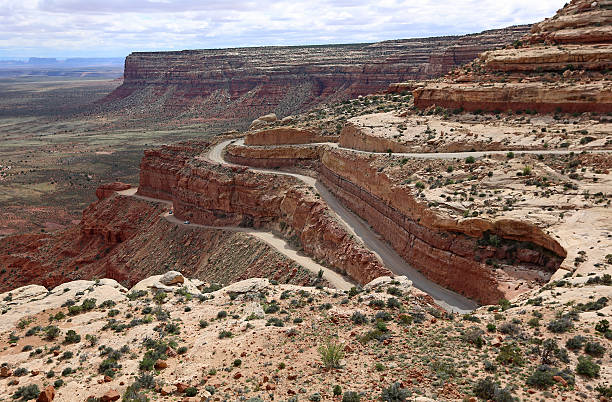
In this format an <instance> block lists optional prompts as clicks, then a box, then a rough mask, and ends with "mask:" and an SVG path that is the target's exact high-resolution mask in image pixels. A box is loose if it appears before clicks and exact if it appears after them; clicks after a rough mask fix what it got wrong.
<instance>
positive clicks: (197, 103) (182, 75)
mask: <svg viewBox="0 0 612 402" xmlns="http://www.w3.org/2000/svg"><path fill="white" fill-rule="evenodd" d="M528 29H529V27H528V26H517V27H510V28H506V29H501V30H492V31H485V32H482V33H480V34H474V35H465V36H446V37H437V38H419V39H409V40H398V41H388V42H380V43H373V44H353V45H324V46H295V47H262V48H238V49H211V50H186V51H181V52H157V53H141V52H138V53H132V54H130V55H129V56H128V57H127V58H126V61H125V72H124V81H123V84H122V85H121V86H120V87H118V88H117V89H116V90H115V91H114V92H113V93H112V94H110V95H109V97H107V99H106V100H105V101H104V102H106V104H107V105H108V106H110V107H112V106H113V105H115V106H116V107H117V109H118V110H123V109H124V108H126V109H127V110H128V111H130V113H132V114H133V113H136V114H141V109H145V110H149V109H151V108H155V111H156V112H158V113H162V114H175V115H177V114H180V113H181V112H183V111H190V112H191V111H193V110H198V112H197V114H198V117H199V118H201V119H219V116H222V118H223V119H225V120H230V119H251V120H252V119H253V118H255V117H257V116H261V115H263V114H265V113H269V112H271V111H276V112H277V114H279V115H281V116H286V115H290V114H294V113H297V112H300V111H303V110H306V109H307V108H310V107H312V106H314V105H316V104H319V103H321V102H324V101H333V100H341V99H348V98H354V97H356V96H358V95H366V94H370V93H374V92H377V91H381V90H384V89H385V88H386V87H387V86H388V85H389V84H390V83H392V82H398V81H403V80H408V79H424V78H432V77H436V76H439V75H441V74H444V73H445V72H447V71H449V70H451V69H452V68H453V67H455V66H457V65H459V64H461V63H463V62H467V61H469V60H472V59H473V58H474V57H476V56H477V55H478V53H480V52H482V51H485V50H489V49H494V48H496V47H499V46H502V45H504V44H506V43H510V42H512V41H514V40H516V39H519V38H520V37H521V36H522V35H523V34H525V33H526V32H527V31H528ZM194 107H195V109H194ZM145 113H146V112H145Z"/></svg>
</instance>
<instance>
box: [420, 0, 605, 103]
mask: <svg viewBox="0 0 612 402" xmlns="http://www.w3.org/2000/svg"><path fill="white" fill-rule="evenodd" d="M611 7H612V3H610V1H594V2H592V1H588V0H572V1H571V3H568V4H566V5H565V7H564V8H562V9H561V10H559V11H558V12H557V14H556V15H555V16H554V17H553V18H550V19H546V20H545V21H543V22H541V23H539V24H535V25H534V26H533V28H532V29H531V33H530V34H529V35H526V36H525V37H524V38H522V41H517V42H515V43H514V45H513V46H508V47H507V48H506V49H503V50H491V51H487V52H484V53H483V54H481V55H480V59H479V60H476V61H474V62H473V63H471V64H470V65H468V66H467V67H462V68H459V69H457V70H455V71H454V72H453V73H451V74H449V75H448V76H447V77H446V79H445V80H443V81H442V82H436V83H430V84H426V85H425V86H424V87H422V88H418V89H416V90H415V91H414V92H413V93H414V97H415V99H414V104H415V106H417V107H419V108H422V109H423V108H428V107H432V106H438V107H444V108H450V109H462V110H468V111H501V112H504V111H507V110H512V111H523V110H531V111H537V112H541V113H551V112H567V113H581V112H595V113H609V112H612V83H611V82H610V80H609V70H610V69H612V9H611Z"/></svg>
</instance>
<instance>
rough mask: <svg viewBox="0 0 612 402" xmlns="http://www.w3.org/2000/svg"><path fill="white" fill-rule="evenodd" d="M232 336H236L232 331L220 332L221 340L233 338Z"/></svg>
mask: <svg viewBox="0 0 612 402" xmlns="http://www.w3.org/2000/svg"><path fill="white" fill-rule="evenodd" d="M232 336H234V334H232V333H231V332H230V331H225V330H224V331H221V332H219V339H224V338H231V337H232Z"/></svg>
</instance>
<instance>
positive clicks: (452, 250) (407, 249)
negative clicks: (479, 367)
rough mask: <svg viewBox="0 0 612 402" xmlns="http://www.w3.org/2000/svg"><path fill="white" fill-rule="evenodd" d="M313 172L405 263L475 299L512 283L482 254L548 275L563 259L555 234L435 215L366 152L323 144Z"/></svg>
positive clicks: (494, 296)
mask: <svg viewBox="0 0 612 402" xmlns="http://www.w3.org/2000/svg"><path fill="white" fill-rule="evenodd" d="M319 172H320V178H321V180H322V181H323V183H324V184H325V185H326V186H327V187H328V188H329V189H330V190H331V191H332V192H333V193H334V194H335V195H336V197H338V198H339V199H340V200H342V202H343V203H344V204H345V205H347V206H348V207H349V208H350V209H351V210H353V211H354V212H355V213H357V214H358V215H359V216H361V217H362V218H363V219H365V220H366V221H367V222H368V223H370V224H371V225H372V227H373V228H374V229H375V230H376V231H377V232H378V233H380V234H381V236H382V237H383V238H384V239H385V240H387V241H388V242H389V243H390V244H391V245H392V246H393V248H394V249H395V250H396V251H397V252H398V254H400V255H401V256H402V257H403V258H404V259H405V260H406V261H408V262H410V263H411V264H412V265H413V266H414V267H415V268H417V269H418V270H419V271H421V272H422V273H423V274H424V275H425V276H427V277H428V278H430V279H431V280H433V281H435V282H436V283H438V284H440V285H442V286H444V287H447V288H449V289H452V290H455V291H457V292H459V293H461V294H464V295H466V296H468V297H470V298H472V299H475V300H478V301H479V302H481V303H484V304H490V303H495V302H497V300H499V299H500V298H507V297H509V294H510V293H511V289H510V288H508V287H507V284H508V283H512V282H513V279H512V278H510V277H508V276H506V275H505V274H504V273H502V272H495V270H492V269H491V268H490V267H488V266H487V265H486V264H485V263H484V261H485V260H486V259H487V258H492V257H494V258H500V259H514V260H517V261H520V262H521V263H525V264H529V265H532V266H533V268H535V269H536V270H542V271H545V272H549V273H552V272H554V271H555V270H556V269H557V268H558V267H559V265H560V263H561V261H562V258H559V257H558V256H557V255H556V254H560V255H563V256H564V255H565V251H564V250H563V248H562V247H561V246H560V245H559V244H558V243H557V242H556V241H555V240H554V239H552V238H551V237H550V236H548V235H546V234H544V233H543V232H542V230H540V229H539V228H537V227H535V226H533V225H530V224H527V223H524V222H520V221H514V220H509V219H507V220H503V219H502V220H499V221H496V222H490V221H486V220H482V219H477V218H473V219H466V220H463V221H456V220H452V219H445V218H442V217H439V216H437V215H436V214H435V213H434V212H433V211H432V210H431V209H429V208H428V207H427V204H426V203H422V202H419V201H418V200H417V198H416V197H415V196H414V195H413V194H412V193H411V192H410V190H408V189H406V188H403V187H402V186H400V185H398V184H397V183H394V182H393V180H392V179H391V178H389V177H387V176H386V175H384V174H380V173H378V172H377V170H376V169H375V168H373V167H372V166H371V165H370V164H369V162H368V158H367V157H360V156H355V155H352V156H349V154H347V153H345V152H343V151H338V150H328V151H326V152H324V153H323V157H322V160H321V165H320V168H319ZM485 233H492V234H496V235H498V236H500V237H501V238H504V239H508V240H509V241H508V242H507V243H506V244H502V245H500V246H498V247H493V246H491V245H482V244H481V241H479V239H482V237H483V235H485ZM512 240H518V241H520V242H518V243H517V242H515V241H512ZM521 242H524V244H521ZM551 250H552V251H553V252H551Z"/></svg>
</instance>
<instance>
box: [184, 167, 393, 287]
mask: <svg viewBox="0 0 612 402" xmlns="http://www.w3.org/2000/svg"><path fill="white" fill-rule="evenodd" d="M173 195H174V197H173V204H174V213H175V215H176V216H177V217H179V218H180V219H189V220H191V221H192V222H195V223H199V224H205V225H237V226H246V227H254V228H263V229H265V230H271V231H274V232H276V233H279V234H280V235H282V236H283V237H285V238H286V239H288V240H289V241H290V242H291V243H293V244H294V245H299V246H301V247H302V248H303V250H304V252H306V253H307V254H308V255H310V256H312V257H314V258H315V259H317V260H319V261H324V262H325V263H327V264H329V265H330V266H332V267H334V268H335V269H336V270H338V271H340V272H345V273H347V274H348V275H349V276H350V277H351V278H353V279H354V280H356V281H357V282H359V283H362V284H365V283H367V282H369V281H371V280H372V279H374V278H377V277H379V276H383V275H389V274H391V273H390V271H388V270H387V269H386V268H384V267H383V266H382V264H381V263H380V262H379V261H378V260H377V258H376V257H375V256H374V255H373V254H372V253H371V252H370V251H369V250H367V249H366V248H365V247H364V246H363V245H361V244H359V243H356V242H355V241H353V239H352V236H351V235H350V234H349V233H348V232H346V231H345V230H344V228H343V227H342V226H341V225H340V224H339V223H338V222H337V221H336V220H335V219H334V218H333V217H332V216H331V215H330V211H329V210H328V208H327V206H326V205H325V204H324V203H323V202H322V201H321V200H320V199H318V198H316V197H315V196H314V194H313V193H312V192H311V191H310V189H308V188H306V187H304V186H302V185H301V183H300V182H299V181H297V179H294V178H292V177H280V176H276V177H273V176H270V175H266V174H258V173H254V172H250V171H247V170H246V169H243V168H227V167H222V166H215V165H213V164H211V163H208V162H206V161H202V160H197V161H192V162H190V163H189V164H187V165H185V167H184V168H183V169H182V170H181V172H180V174H179V179H178V182H177V186H176V187H175V188H174V191H173Z"/></svg>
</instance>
